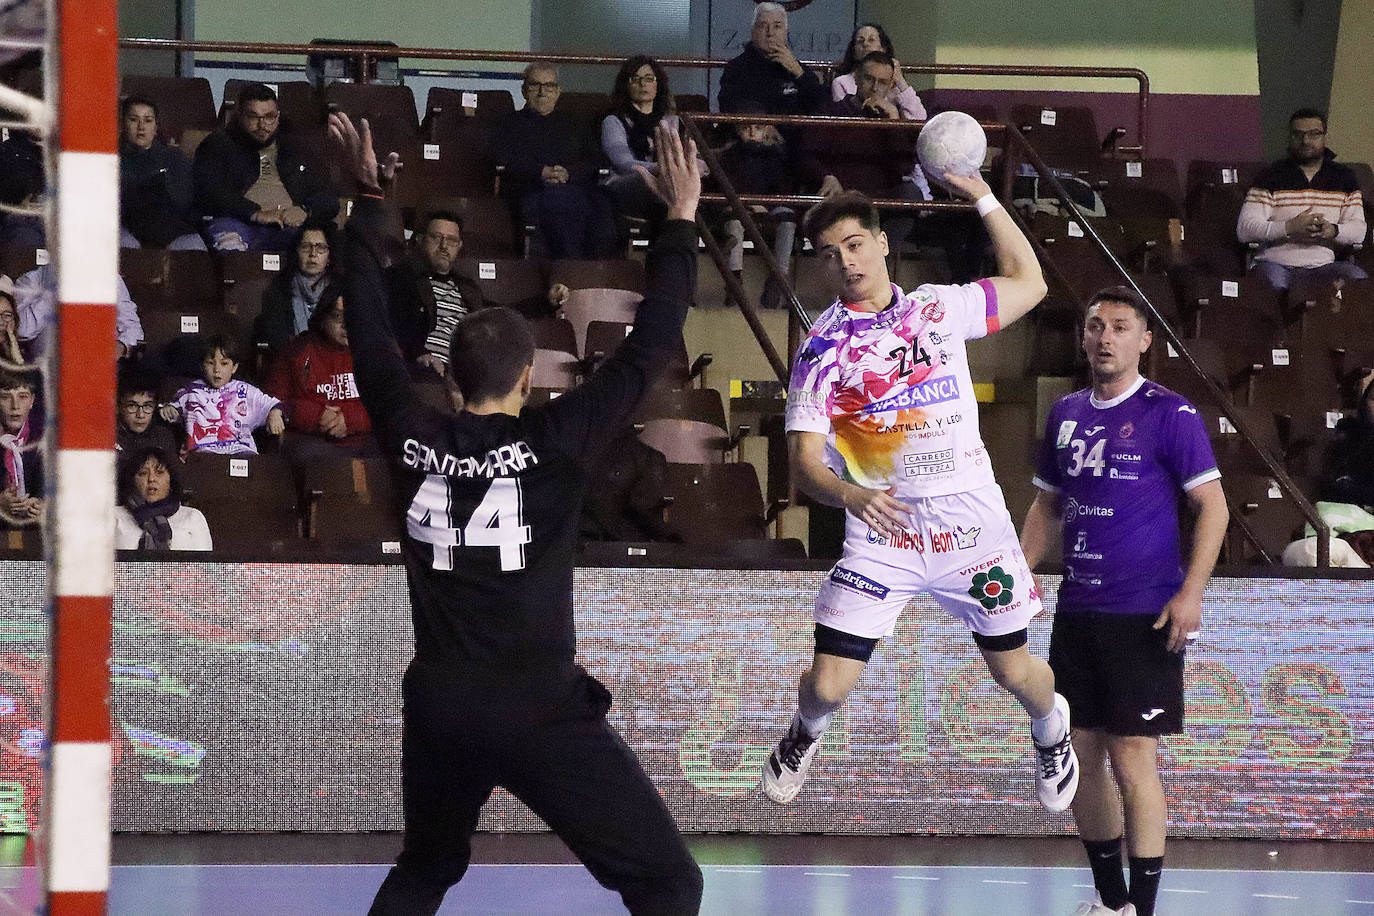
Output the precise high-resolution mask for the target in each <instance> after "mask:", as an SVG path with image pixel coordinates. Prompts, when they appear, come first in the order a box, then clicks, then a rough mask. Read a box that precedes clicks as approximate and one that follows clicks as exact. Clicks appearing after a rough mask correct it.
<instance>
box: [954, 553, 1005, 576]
mask: <svg viewBox="0 0 1374 916" xmlns="http://www.w3.org/2000/svg"><path fill="white" fill-rule="evenodd" d="M1006 559H1007V556H1006V554H1004V553H1002V552H1001V551H998V552H997V553H994V554H993V555H992V556H990V557H985V558H984V559H982V560H980V561H978V562H977V563H975V564H974V565H973V566H969V567H967V568H966V569H961V570H959V575H960V576H972V575H974V574H976V573H980V572H987V571H988V570H990V569H992V568H993V567H994V566H1001V565H1002V564H1003V563H1004V562H1006Z"/></svg>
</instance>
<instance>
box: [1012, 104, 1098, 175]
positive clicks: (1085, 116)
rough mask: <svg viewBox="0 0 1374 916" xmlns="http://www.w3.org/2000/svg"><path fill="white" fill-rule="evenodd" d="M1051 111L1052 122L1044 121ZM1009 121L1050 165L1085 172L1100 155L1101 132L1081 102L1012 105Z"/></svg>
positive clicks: (1089, 111)
mask: <svg viewBox="0 0 1374 916" xmlns="http://www.w3.org/2000/svg"><path fill="white" fill-rule="evenodd" d="M1045 112H1053V113H1054V116H1053V120H1054V123H1053V124H1046V123H1045V120H1046V118H1045V115H1044V113H1045ZM1010 123H1012V124H1015V125H1016V126H1017V127H1018V128H1019V129H1020V130H1021V132H1022V134H1024V135H1025V137H1026V140H1027V141H1028V142H1029V143H1030V145H1031V148H1032V149H1034V150H1035V151H1036V152H1037V153H1039V154H1040V158H1041V159H1043V160H1044V161H1045V164H1046V165H1048V166H1051V167H1053V168H1064V169H1073V170H1075V171H1088V170H1090V169H1092V167H1093V166H1094V165H1095V164H1096V163H1097V161H1098V160H1099V159H1101V158H1102V147H1101V142H1102V135H1101V134H1100V133H1098V129H1097V118H1096V117H1095V116H1094V115H1093V111H1092V109H1091V108H1088V107H1086V106H1081V105H1058V106H1050V105H1026V104H1019V105H1013V106H1012V108H1011V118H1010Z"/></svg>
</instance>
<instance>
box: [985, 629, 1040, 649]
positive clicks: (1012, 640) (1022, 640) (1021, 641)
mask: <svg viewBox="0 0 1374 916" xmlns="http://www.w3.org/2000/svg"><path fill="white" fill-rule="evenodd" d="M1027 638H1028V637H1027V634H1026V631H1025V630H1017V631H1016V632H1015V633H1003V634H1002V635H1001V636H984V635H983V634H982V633H974V634H973V641H974V642H976V643H977V644H978V648H980V649H984V650H986V651H988V652H1010V651H1011V650H1012V649H1019V648H1021V647H1022V646H1024V645H1025V644H1026V642H1027Z"/></svg>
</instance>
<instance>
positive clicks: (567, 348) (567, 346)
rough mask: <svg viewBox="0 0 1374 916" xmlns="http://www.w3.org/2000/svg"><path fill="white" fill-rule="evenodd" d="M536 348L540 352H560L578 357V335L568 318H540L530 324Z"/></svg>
mask: <svg viewBox="0 0 1374 916" xmlns="http://www.w3.org/2000/svg"><path fill="white" fill-rule="evenodd" d="M530 331H531V332H532V333H533V334H534V346H535V348H536V349H540V350H559V351H561V352H563V353H570V354H572V355H573V356H577V355H578V352H577V335H576V333H574V331H573V326H572V325H571V324H570V323H569V322H568V320H567V319H566V318H540V319H538V320H536V321H531V322H530Z"/></svg>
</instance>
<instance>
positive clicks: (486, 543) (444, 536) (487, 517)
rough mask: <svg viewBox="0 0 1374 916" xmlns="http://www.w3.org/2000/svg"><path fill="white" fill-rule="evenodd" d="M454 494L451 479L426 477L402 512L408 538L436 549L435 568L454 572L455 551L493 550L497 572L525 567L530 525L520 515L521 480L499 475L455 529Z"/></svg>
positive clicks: (436, 476) (439, 476)
mask: <svg viewBox="0 0 1374 916" xmlns="http://www.w3.org/2000/svg"><path fill="white" fill-rule="evenodd" d="M452 511H453V494H452V492H451V491H450V489H449V479H448V478H447V477H445V476H444V475H442V474H430V475H428V476H427V477H426V478H425V482H424V483H423V484H422V485H421V486H420V489H419V490H417V491H416V493H415V499H414V500H412V501H411V503H410V508H409V509H408V510H406V531H407V533H409V534H410V536H411V537H412V538H414V539H415V540H417V541H419V542H421V543H423V544H430V545H432V546H433V547H434V568H435V569H437V570H441V571H451V570H452V569H453V551H454V549H455V548H458V547H495V548H497V550H499V551H500V557H501V571H502V572H515V571H516V570H521V569H524V568H525V545H526V544H528V543H529V542H530V526H529V525H526V524H523V523H522V519H521V517H520V481H519V479H517V478H514V477H498V478H496V479H495V480H493V481H492V482H491V486H489V487H488V488H487V492H486V494H485V495H483V497H482V501H481V502H480V503H478V504H477V508H476V509H474V510H473V511H472V515H471V516H470V517H469V518H468V520H467V522H466V523H465V524H464V525H463V527H462V528H461V529H459V528H455V527H453V519H452V518H451V516H452Z"/></svg>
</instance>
